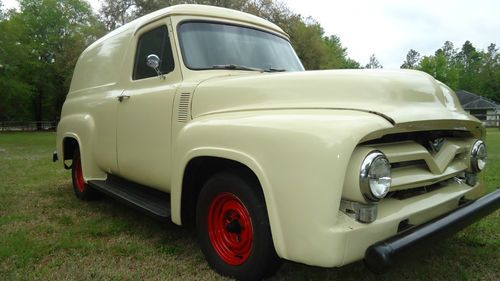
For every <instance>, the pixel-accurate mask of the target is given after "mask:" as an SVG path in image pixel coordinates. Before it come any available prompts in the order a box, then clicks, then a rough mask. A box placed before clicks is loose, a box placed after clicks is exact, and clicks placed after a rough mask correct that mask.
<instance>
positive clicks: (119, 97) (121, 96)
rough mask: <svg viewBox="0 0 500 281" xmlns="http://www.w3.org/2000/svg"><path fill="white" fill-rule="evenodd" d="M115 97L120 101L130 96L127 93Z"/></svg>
mask: <svg viewBox="0 0 500 281" xmlns="http://www.w3.org/2000/svg"><path fill="white" fill-rule="evenodd" d="M117 98H118V101H119V102H122V101H124V100H128V99H129V98H130V96H129V95H119V96H117Z"/></svg>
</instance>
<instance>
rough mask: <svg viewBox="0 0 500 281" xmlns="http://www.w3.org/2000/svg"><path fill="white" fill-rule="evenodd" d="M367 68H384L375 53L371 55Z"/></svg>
mask: <svg viewBox="0 0 500 281" xmlns="http://www.w3.org/2000/svg"><path fill="white" fill-rule="evenodd" d="M365 68H371V69H373V68H384V67H383V66H382V65H381V64H380V62H379V61H378V59H377V58H376V57H375V54H372V55H371V56H370V61H369V62H368V64H367V65H366V66H365Z"/></svg>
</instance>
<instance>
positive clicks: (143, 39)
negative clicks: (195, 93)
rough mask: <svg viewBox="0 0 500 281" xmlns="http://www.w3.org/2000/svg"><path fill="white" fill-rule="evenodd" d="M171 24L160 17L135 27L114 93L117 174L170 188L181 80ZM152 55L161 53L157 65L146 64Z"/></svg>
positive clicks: (135, 180) (167, 189) (165, 188)
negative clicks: (126, 69)
mask: <svg viewBox="0 0 500 281" xmlns="http://www.w3.org/2000/svg"><path fill="white" fill-rule="evenodd" d="M169 24H170V20H169V18H164V19H161V20H160V21H157V22H155V23H152V24H150V25H147V26H145V27H143V28H141V29H140V30H139V31H138V32H137V33H136V35H135V36H134V38H133V40H132V43H131V44H132V45H131V46H132V47H131V48H130V50H131V51H129V55H128V57H129V60H131V63H130V69H131V70H132V71H130V73H131V75H130V77H129V79H128V81H124V82H125V83H124V88H125V90H124V92H123V94H122V95H121V96H119V97H117V98H118V102H119V104H118V118H117V119H118V120H117V163H118V170H119V175H120V176H121V177H123V178H126V179H128V180H131V181H134V182H137V183H140V184H143V185H147V186H150V187H155V188H158V189H161V190H165V191H169V189H170V174H171V173H170V170H171V161H170V160H171V123H172V120H171V119H172V106H173V102H174V97H175V93H176V90H177V87H178V84H179V83H180V81H181V73H180V67H179V64H178V63H177V59H176V55H175V52H173V50H174V49H173V40H171V38H172V32H171V28H169ZM151 55H155V56H157V57H158V58H159V59H160V63H159V67H158V68H157V70H155V69H153V68H151V67H149V66H148V65H147V64H146V60H147V58H148V56H151ZM132 60H133V62H132Z"/></svg>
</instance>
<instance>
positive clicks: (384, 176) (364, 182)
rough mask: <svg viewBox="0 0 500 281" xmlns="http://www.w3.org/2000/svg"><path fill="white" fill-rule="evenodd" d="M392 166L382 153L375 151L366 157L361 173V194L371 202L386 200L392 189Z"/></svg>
mask: <svg viewBox="0 0 500 281" xmlns="http://www.w3.org/2000/svg"><path fill="white" fill-rule="evenodd" d="M391 180H392V178H391V164H390V163H389V160H387V157H385V155H384V154H383V153H382V152H380V151H373V152H371V153H370V154H368V156H366V157H365V159H364V160H363V163H362V164H361V170H360V173H359V186H360V187H361V192H362V193H363V195H364V196H365V198H367V199H368V200H371V201H379V200H380V199H382V198H384V197H385V195H387V192H389V188H391Z"/></svg>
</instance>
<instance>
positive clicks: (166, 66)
mask: <svg viewBox="0 0 500 281" xmlns="http://www.w3.org/2000/svg"><path fill="white" fill-rule="evenodd" d="M151 54H155V55H157V56H158V57H159V58H160V60H161V63H160V71H161V73H163V74H167V73H169V72H171V71H172V70H174V58H173V55H172V48H171V46H170V39H169V38H168V30H167V27H166V26H164V25H163V26H160V27H158V28H155V29H153V30H151V31H148V32H146V33H144V34H142V35H141V37H140V38H139V42H138V43H137V51H136V53H135V63H134V75H133V79H134V80H137V79H143V78H149V77H155V76H157V74H156V71H155V70H154V69H152V68H150V67H148V66H147V65H146V58H147V57H148V56H149V55H151Z"/></svg>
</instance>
